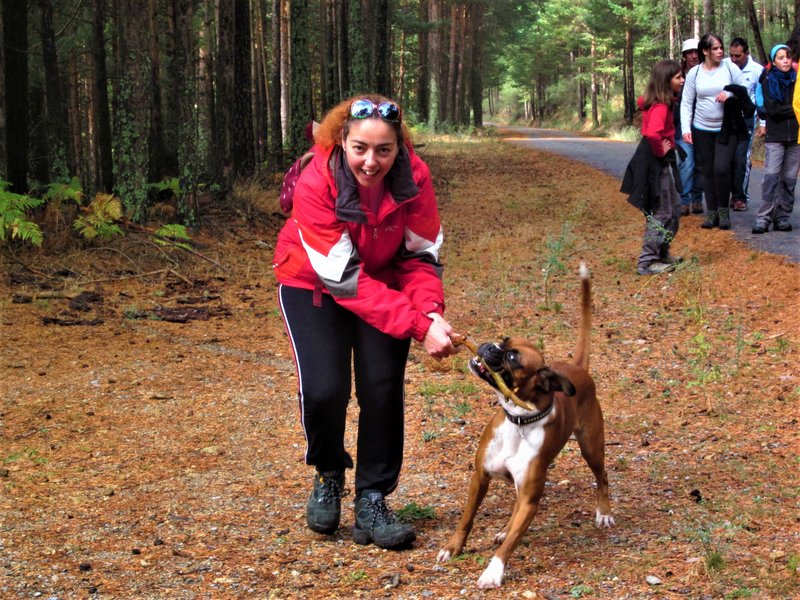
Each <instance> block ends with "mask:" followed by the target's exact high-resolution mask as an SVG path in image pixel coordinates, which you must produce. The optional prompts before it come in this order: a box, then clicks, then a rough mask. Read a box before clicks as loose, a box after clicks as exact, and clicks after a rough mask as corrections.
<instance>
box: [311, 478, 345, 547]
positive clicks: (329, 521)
mask: <svg viewBox="0 0 800 600" xmlns="http://www.w3.org/2000/svg"><path fill="white" fill-rule="evenodd" d="M342 488H344V471H323V472H319V471H317V473H316V474H315V475H314V489H313V490H312V491H311V496H310V497H309V498H308V504H307V505H306V521H307V522H308V528H309V529H311V531H316V532H317V533H328V534H330V533H333V532H334V531H336V529H337V528H338V527H339V519H340V518H341V516H342Z"/></svg>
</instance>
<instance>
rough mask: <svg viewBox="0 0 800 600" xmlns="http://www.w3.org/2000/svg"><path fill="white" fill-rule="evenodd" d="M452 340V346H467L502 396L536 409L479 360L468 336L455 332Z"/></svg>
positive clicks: (473, 343)
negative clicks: (521, 398)
mask: <svg viewBox="0 0 800 600" xmlns="http://www.w3.org/2000/svg"><path fill="white" fill-rule="evenodd" d="M452 342H453V345H454V346H466V347H467V348H469V351H470V352H472V353H473V354H474V355H475V357H476V359H477V360H478V361H479V362H480V363H481V364H482V365H483V368H484V369H486V371H487V372H488V373H489V374H490V375H491V376H492V379H493V380H494V382H495V384H497V389H498V390H499V391H500V393H502V394H503V396H505V397H506V398H508V399H509V400H510V401H511V402H513V403H514V404H516V405H517V406H519V407H520V408H524V409H525V410H532V411H535V410H536V407H535V406H534V405H533V404H530V403H529V402H525V401H523V400H520V399H519V397H518V396H517V395H516V394H515V393H514V391H513V390H511V389H510V388H509V387H508V386H507V385H506V382H505V381H503V378H502V377H501V376H500V375H499V374H498V373H496V372H494V371H493V370H492V369H490V368H489V365H487V364H486V363H485V362H484V361H482V360H481V358H480V357H479V356H478V345H477V344H476V343H475V342H473V341H472V340H471V339H469V337H467V336H464V335H460V334H456V335H454V336H453V338H452Z"/></svg>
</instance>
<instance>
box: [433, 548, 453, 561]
mask: <svg viewBox="0 0 800 600" xmlns="http://www.w3.org/2000/svg"><path fill="white" fill-rule="evenodd" d="M452 557H453V553H452V552H451V551H450V550H448V549H447V548H442V549H441V550H439V554H438V555H436V562H437V563H441V562H447V561H448V560H450V559H451V558H452Z"/></svg>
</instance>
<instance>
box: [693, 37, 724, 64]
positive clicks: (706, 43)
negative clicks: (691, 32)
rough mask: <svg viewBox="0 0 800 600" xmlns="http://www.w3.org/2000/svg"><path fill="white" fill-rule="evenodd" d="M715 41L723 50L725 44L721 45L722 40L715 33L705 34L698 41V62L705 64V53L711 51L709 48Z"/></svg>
mask: <svg viewBox="0 0 800 600" xmlns="http://www.w3.org/2000/svg"><path fill="white" fill-rule="evenodd" d="M715 41H716V42H719V43H720V46H722V49H723V50H725V44H723V43H722V39H721V38H720V37H719V36H718V35H717V34H715V33H706V34H705V35H703V37H701V38H700V41H699V42H698V44H697V52H698V53H699V54H700V62H705V60H706V51H707V50H711V46H713V45H714V42H715Z"/></svg>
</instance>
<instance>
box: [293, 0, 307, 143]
mask: <svg viewBox="0 0 800 600" xmlns="http://www.w3.org/2000/svg"><path fill="white" fill-rule="evenodd" d="M289 19H290V21H289V31H290V36H291V44H290V46H291V53H292V54H291V64H292V76H291V109H290V111H289V114H290V117H289V150H290V153H291V155H292V156H300V155H301V154H302V153H303V152H305V151H306V150H308V140H307V139H306V137H305V131H306V126H307V125H308V123H309V122H310V121H311V119H312V116H313V115H312V111H311V59H310V55H309V40H308V0H292V3H291V5H290V9H289Z"/></svg>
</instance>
